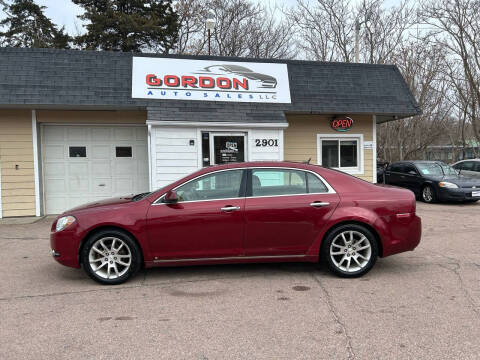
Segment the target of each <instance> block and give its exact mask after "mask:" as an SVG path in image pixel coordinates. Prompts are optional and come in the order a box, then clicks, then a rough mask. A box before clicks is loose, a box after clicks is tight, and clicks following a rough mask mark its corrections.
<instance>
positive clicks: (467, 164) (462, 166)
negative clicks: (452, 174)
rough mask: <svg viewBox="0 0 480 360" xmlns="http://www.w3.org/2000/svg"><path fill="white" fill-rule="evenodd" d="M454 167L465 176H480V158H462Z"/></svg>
mask: <svg viewBox="0 0 480 360" xmlns="http://www.w3.org/2000/svg"><path fill="white" fill-rule="evenodd" d="M452 167H453V168H454V169H455V170H458V172H459V173H460V174H462V175H464V176H468V177H476V178H480V159H469V160H461V161H458V162H456V163H455V164H453V165H452Z"/></svg>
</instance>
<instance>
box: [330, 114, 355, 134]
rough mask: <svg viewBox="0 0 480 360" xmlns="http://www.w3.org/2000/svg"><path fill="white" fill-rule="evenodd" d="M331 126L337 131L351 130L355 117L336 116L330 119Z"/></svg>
mask: <svg viewBox="0 0 480 360" xmlns="http://www.w3.org/2000/svg"><path fill="white" fill-rule="evenodd" d="M330 126H331V127H332V129H333V130H336V131H342V132H345V131H349V130H350V129H351V128H352V127H353V119H352V118H349V117H348V116H342V117H335V118H333V119H332V120H331V121H330Z"/></svg>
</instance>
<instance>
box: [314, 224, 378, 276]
mask: <svg viewBox="0 0 480 360" xmlns="http://www.w3.org/2000/svg"><path fill="white" fill-rule="evenodd" d="M322 249H323V258H324V259H325V260H326V262H327V264H328V267H329V268H330V270H331V271H332V272H333V273H334V274H336V275H338V276H341V277H359V276H362V275H364V274H366V273H367V272H369V271H370V269H371V268H372V267H373V265H375V262H376V261H377V256H378V246H377V242H376V239H375V236H374V235H373V234H372V232H371V231H369V230H368V229H367V228H366V227H364V226H361V225H357V224H347V225H342V226H340V227H338V228H336V229H335V230H334V231H332V232H331V233H330V234H328V236H327V237H326V239H325V240H324V244H323V246H322Z"/></svg>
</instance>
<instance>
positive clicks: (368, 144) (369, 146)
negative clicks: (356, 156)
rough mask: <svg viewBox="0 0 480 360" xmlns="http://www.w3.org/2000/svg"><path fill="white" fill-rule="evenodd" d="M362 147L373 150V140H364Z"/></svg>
mask: <svg viewBox="0 0 480 360" xmlns="http://www.w3.org/2000/svg"><path fill="white" fill-rule="evenodd" d="M363 148H364V149H365V150H373V141H364V142H363Z"/></svg>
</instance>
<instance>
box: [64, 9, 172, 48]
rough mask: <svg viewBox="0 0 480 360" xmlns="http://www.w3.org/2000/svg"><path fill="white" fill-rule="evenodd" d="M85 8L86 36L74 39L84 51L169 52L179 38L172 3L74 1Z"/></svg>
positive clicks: (83, 17)
mask: <svg viewBox="0 0 480 360" xmlns="http://www.w3.org/2000/svg"><path fill="white" fill-rule="evenodd" d="M73 2H74V3H75V4H77V5H80V6H81V7H82V8H84V9H85V13H84V14H83V15H81V16H79V18H80V19H82V20H85V21H87V22H88V24H87V25H86V29H87V33H86V34H84V35H80V36H79V37H77V38H76V42H77V44H79V45H80V46H82V47H83V48H85V49H92V50H94V49H101V50H114V51H129V52H130V51H135V52H140V51H156V52H163V53H168V51H169V50H170V49H171V48H172V47H173V46H174V45H175V43H176V41H177V37H178V29H179V23H178V16H177V14H176V13H175V12H174V11H173V9H172V4H171V3H172V1H171V0H73Z"/></svg>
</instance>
